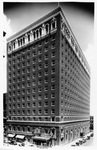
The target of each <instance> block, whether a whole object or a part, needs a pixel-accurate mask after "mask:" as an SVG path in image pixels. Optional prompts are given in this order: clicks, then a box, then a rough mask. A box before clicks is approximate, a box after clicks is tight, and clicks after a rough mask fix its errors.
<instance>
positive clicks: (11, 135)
mask: <svg viewBox="0 0 97 150" xmlns="http://www.w3.org/2000/svg"><path fill="white" fill-rule="evenodd" d="M14 136H15V135H14V134H8V135H7V137H11V138H13V137H14Z"/></svg>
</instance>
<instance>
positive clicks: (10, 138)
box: [7, 133, 15, 141]
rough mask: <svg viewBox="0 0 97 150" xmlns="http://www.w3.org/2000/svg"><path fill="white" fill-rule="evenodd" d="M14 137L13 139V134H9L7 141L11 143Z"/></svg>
mask: <svg viewBox="0 0 97 150" xmlns="http://www.w3.org/2000/svg"><path fill="white" fill-rule="evenodd" d="M14 137H15V134H11V133H9V134H8V135H7V138H8V141H12V140H13V139H14Z"/></svg>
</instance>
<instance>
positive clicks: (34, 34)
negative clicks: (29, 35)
mask: <svg viewBox="0 0 97 150" xmlns="http://www.w3.org/2000/svg"><path fill="white" fill-rule="evenodd" d="M33 36H34V40H35V39H36V32H35V31H34V32H33Z"/></svg>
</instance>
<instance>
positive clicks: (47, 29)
mask: <svg viewBox="0 0 97 150" xmlns="http://www.w3.org/2000/svg"><path fill="white" fill-rule="evenodd" d="M45 29H46V34H47V33H49V24H46V26H45Z"/></svg>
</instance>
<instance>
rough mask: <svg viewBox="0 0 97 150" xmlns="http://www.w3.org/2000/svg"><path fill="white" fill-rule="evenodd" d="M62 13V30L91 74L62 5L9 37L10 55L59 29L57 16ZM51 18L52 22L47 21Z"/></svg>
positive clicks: (8, 48)
mask: <svg viewBox="0 0 97 150" xmlns="http://www.w3.org/2000/svg"><path fill="white" fill-rule="evenodd" d="M58 14H60V15H61V17H62V20H61V32H62V34H63V36H65V37H66V39H67V40H68V42H69V43H70V45H71V47H72V48H73V50H74V52H75V53H76V55H77V57H78V59H79V60H80V62H81V64H82V65H83V67H84V68H85V70H86V72H87V73H88V75H90V67H89V64H88V62H87V60H86V58H85V56H84V54H83V52H82V50H81V48H80V46H79V44H78V42H77V40H76V38H75V36H74V34H73V32H72V30H71V28H70V26H69V24H68V22H67V20H66V18H65V16H64V13H63V11H62V9H61V8H60V7H58V8H56V9H55V10H53V11H52V12H50V13H48V14H47V15H45V16H44V17H42V18H40V19H39V20H37V21H36V22H34V23H33V24H31V25H29V26H27V27H26V28H24V29H23V30H21V31H19V32H17V33H16V34H14V35H12V36H11V37H9V38H8V39H7V50H8V55H9V54H11V53H12V52H13V51H17V50H19V49H20V48H22V47H23V46H27V45H28V44H29V43H33V42H34V41H37V40H39V39H41V38H44V37H45V36H46V35H48V34H49V33H53V32H56V31H57V19H56V16H57V15H58ZM48 20H50V24H49V23H48V22H47V21H48Z"/></svg>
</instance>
